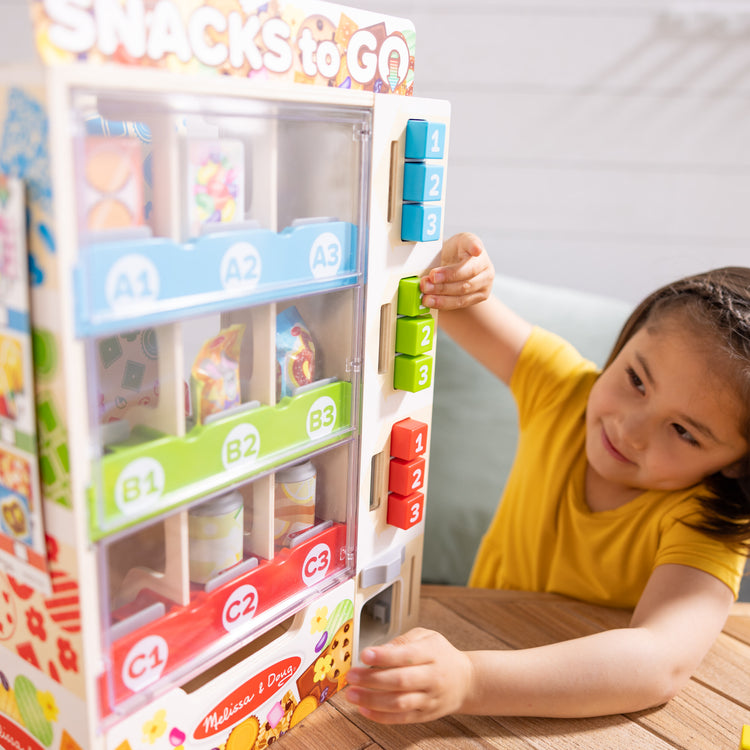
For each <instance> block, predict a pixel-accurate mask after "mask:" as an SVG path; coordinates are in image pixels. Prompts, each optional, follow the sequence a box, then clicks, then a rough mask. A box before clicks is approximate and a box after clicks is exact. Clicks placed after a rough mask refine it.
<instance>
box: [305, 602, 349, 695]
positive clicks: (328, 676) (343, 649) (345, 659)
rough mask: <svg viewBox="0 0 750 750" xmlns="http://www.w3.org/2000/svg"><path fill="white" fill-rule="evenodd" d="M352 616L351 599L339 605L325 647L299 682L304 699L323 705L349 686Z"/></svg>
mask: <svg viewBox="0 0 750 750" xmlns="http://www.w3.org/2000/svg"><path fill="white" fill-rule="evenodd" d="M353 617H354V605H353V604H352V601H351V599H344V600H343V601H342V602H339V604H338V605H336V607H335V609H334V610H333V612H332V613H331V616H330V617H329V618H328V622H327V624H326V627H327V628H328V630H327V634H326V636H325V637H326V645H325V647H324V648H323V650H322V651H320V653H319V655H318V658H317V659H316V660H315V661H314V662H313V663H312V664H311V665H310V666H309V667H308V668H307V669H306V670H305V671H304V672H303V673H302V674H301V675H300V677H299V678H298V679H297V689H298V690H299V694H300V696H301V697H302V696H304V697H305V698H313V699H315V700H316V701H317V702H318V703H323V701H325V700H327V699H328V698H330V697H331V696H332V695H333V694H334V693H336V692H337V691H338V690H340V689H341V688H342V687H344V685H345V684H346V675H347V673H348V671H349V668H350V667H351V665H352V656H353V643H352V634H353V629H354V620H353ZM301 703H302V701H300V704H301Z"/></svg>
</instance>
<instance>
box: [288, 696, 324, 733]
mask: <svg viewBox="0 0 750 750" xmlns="http://www.w3.org/2000/svg"><path fill="white" fill-rule="evenodd" d="M317 707H318V699H317V698H316V697H315V696H313V695H308V696H306V697H304V698H303V699H302V700H301V701H300V702H299V703H298V704H297V707H296V708H295V709H294V713H293V714H292V720H291V723H290V725H289V728H290V729H292V728H293V727H296V726H297V724H299V723H300V722H301V721H302V719H304V718H305V717H307V716H309V715H310V714H311V713H312V712H313V711H314V710H315V709H316V708H317Z"/></svg>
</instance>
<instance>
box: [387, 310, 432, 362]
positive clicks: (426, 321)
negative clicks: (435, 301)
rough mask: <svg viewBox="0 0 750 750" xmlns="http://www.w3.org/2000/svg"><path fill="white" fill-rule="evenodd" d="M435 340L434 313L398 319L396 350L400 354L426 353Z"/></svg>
mask: <svg viewBox="0 0 750 750" xmlns="http://www.w3.org/2000/svg"><path fill="white" fill-rule="evenodd" d="M434 340H435V319H434V318H433V317H432V315H422V316H421V317H419V318H406V317H404V318H397V319H396V351H397V352H398V353H399V354H412V355H416V354H425V353H426V352H429V351H430V350H431V349H432V344H433V342H434Z"/></svg>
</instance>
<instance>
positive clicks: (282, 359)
mask: <svg viewBox="0 0 750 750" xmlns="http://www.w3.org/2000/svg"><path fill="white" fill-rule="evenodd" d="M313 380H315V342H314V341H313V337H312V335H311V334H310V330H309V329H308V327H307V326H306V325H305V322H304V321H303V320H302V316H301V315H300V314H299V311H298V310H297V308H296V307H288V308H287V309H286V310H284V311H282V312H280V313H279V314H278V316H277V317H276V396H277V398H279V399H282V398H284V396H291V395H293V394H294V390H295V388H299V387H300V386H301V385H308V384H309V383H312V382H313Z"/></svg>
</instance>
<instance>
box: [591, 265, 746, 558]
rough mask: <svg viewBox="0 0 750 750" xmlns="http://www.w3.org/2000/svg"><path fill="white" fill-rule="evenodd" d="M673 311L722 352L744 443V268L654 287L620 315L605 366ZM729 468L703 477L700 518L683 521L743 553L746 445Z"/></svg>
mask: <svg viewBox="0 0 750 750" xmlns="http://www.w3.org/2000/svg"><path fill="white" fill-rule="evenodd" d="M675 311H679V312H680V313H684V314H685V315H687V316H688V320H689V322H690V324H692V325H694V327H695V329H696V333H700V332H701V329H703V333H704V334H706V335H707V336H708V337H709V339H708V340H709V341H710V342H711V343H712V344H715V345H716V347H717V350H718V352H719V353H720V354H721V353H723V354H725V355H726V356H727V361H728V362H729V364H730V367H729V368H728V371H727V377H728V378H729V379H730V381H731V382H732V383H733V385H735V387H736V390H737V393H738V395H739V397H740V402H741V403H742V404H743V405H744V409H743V411H742V413H741V414H740V415H739V416H740V429H741V432H742V435H743V437H744V438H745V440H746V441H747V444H748V446H750V268H744V267H727V268H717V269H714V270H712V271H707V272H706V273H700V274H696V275H695V276H688V277H686V278H684V279H680V280H679V281H676V282H674V283H672V284H667V285H666V286H663V287H661V288H660V289H657V290H656V291H655V292H653V294H650V295H649V296H648V297H646V299H644V300H643V302H641V303H640V305H638V307H636V309H635V310H634V311H633V313H632V314H631V315H630V317H629V318H628V319H627V321H625V325H624V326H623V328H622V331H621V332H620V335H619V337H618V339H617V341H616V342H615V346H614V348H613V349H612V353H611V354H610V355H609V359H608V360H607V363H606V364H605V369H606V368H607V367H609V365H610V364H611V363H612V361H613V360H614V359H615V357H616V356H617V355H618V354H619V353H620V351H621V350H622V348H623V346H625V344H626V343H627V341H628V340H629V339H630V338H631V337H632V336H633V334H635V333H636V331H638V330H640V329H641V328H643V326H645V325H646V324H647V323H649V324H650V323H653V322H655V321H656V320H657V319H659V318H661V317H663V316H664V315H665V314H666V313H672V312H675ZM731 474H732V476H731V477H729V476H727V475H725V474H723V473H721V472H718V473H716V474H712V475H711V476H709V477H707V478H706V479H705V480H704V484H705V486H706V487H707V488H708V490H709V492H710V495H707V496H704V497H700V498H699V501H700V504H701V512H702V517H701V519H700V521H699V522H697V523H695V524H688V525H690V526H692V527H693V528H696V529H699V530H700V531H702V532H703V533H705V534H707V535H708V536H711V537H713V538H716V539H720V540H722V541H724V542H725V543H727V544H729V545H730V546H732V547H734V548H736V549H738V550H741V551H743V552H744V553H746V554H747V553H750V450H749V451H748V453H746V454H745V456H744V457H743V459H742V460H741V461H740V464H739V465H738V466H737V467H733V471H732V472H731ZM686 523H687V522H686Z"/></svg>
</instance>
